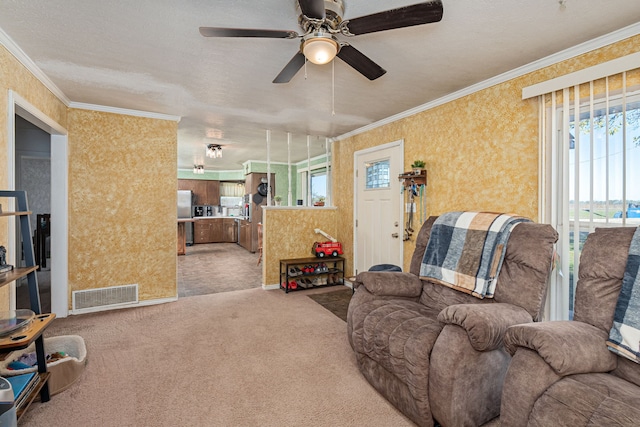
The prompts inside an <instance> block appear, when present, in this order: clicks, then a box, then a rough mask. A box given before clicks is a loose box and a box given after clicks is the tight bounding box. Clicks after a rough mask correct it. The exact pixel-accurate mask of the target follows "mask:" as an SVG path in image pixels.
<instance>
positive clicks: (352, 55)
mask: <svg viewBox="0 0 640 427" xmlns="http://www.w3.org/2000/svg"><path fill="white" fill-rule="evenodd" d="M338 58H340V59H342V60H343V61H344V62H346V63H347V64H349V65H350V66H351V67H353V68H354V69H355V70H356V71H358V72H359V73H360V74H362V75H363V76H365V77H366V78H368V79H369V80H375V79H377V78H378V77H382V76H383V75H384V74H385V73H386V72H387V70H385V69H384V68H382V67H381V66H379V65H378V64H376V63H375V62H373V61H372V60H371V59H369V57H368V56H365V55H364V54H363V53H362V52H360V51H359V50H358V49H356V48H355V47H353V46H351V45H349V44H345V45H343V46H342V47H341V48H340V51H339V52H338Z"/></svg>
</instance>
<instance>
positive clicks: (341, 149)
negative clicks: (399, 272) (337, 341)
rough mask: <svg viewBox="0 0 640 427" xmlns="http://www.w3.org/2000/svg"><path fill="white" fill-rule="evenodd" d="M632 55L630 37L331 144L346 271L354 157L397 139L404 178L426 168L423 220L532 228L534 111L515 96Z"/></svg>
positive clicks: (407, 250) (408, 245)
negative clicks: (475, 219)
mask: <svg viewBox="0 0 640 427" xmlns="http://www.w3.org/2000/svg"><path fill="white" fill-rule="evenodd" d="M639 50H640V36H635V37H633V38H630V39H627V40H624V41H621V42H618V43H615V44H613V45H610V46H607V47H604V48H601V49H598V50H596V51H592V52H589V53H586V54H584V55H581V56H578V57H576V58H572V59H570V60H567V61H563V62H561V63H558V64H555V65H553V66H549V67H546V68H544V69H542V70H538V71H535V72H533V73H530V74H527V75H525V76H522V77H519V78H516V79H513V80H511V81H508V82H505V83H502V84H499V85H496V86H493V87H490V88H487V89H485V90H482V91H479V92H476V93H474V94H471V95H469V96H466V97H464V98H461V99H458V100H455V101H452V102H449V103H447V104H444V105H441V106H438V107H436V108H433V109H431V110H428V111H424V112H421V113H418V114H415V115H413V116H411V117H407V118H405V119H402V120H398V121H396V122H393V123H390V124H388V125H385V126H382V127H380V128H376V129H374V130H371V131H369V132H365V133H362V134H359V135H355V136H353V137H351V138H348V139H345V140H342V141H338V142H336V143H334V145H333V173H334V174H333V188H334V203H335V205H336V206H338V208H339V209H340V212H341V214H340V215H339V216H338V217H337V225H338V234H339V235H340V236H341V238H342V239H343V245H344V246H345V253H346V256H347V258H348V259H349V260H351V261H350V262H349V267H350V268H351V267H352V260H353V248H352V242H353V229H352V225H353V155H354V152H355V151H358V150H362V149H365V148H370V147H374V146H377V145H381V144H385V143H388V142H391V141H396V140H399V139H404V147H405V156H404V164H405V168H404V170H409V169H410V165H411V163H412V162H413V160H416V159H422V160H424V161H425V162H426V169H427V171H428V184H427V189H426V197H427V213H426V215H425V218H426V216H428V215H439V214H441V213H444V212H448V211H456V210H488V211H500V212H512V213H517V214H520V215H524V216H527V217H530V218H532V219H534V220H537V218H538V206H537V202H538V104H537V99H529V100H522V88H524V87H526V86H530V85H532V84H535V83H539V82H541V81H544V80H548V79H551V78H554V77H558V76H561V75H564V74H567V73H571V72H574V71H577V70H580V69H583V68H586V67H590V66H593V65H596V64H598V63H601V62H605V61H608V60H611V59H614V58H617V57H621V56H625V55H628V54H630V53H633V52H637V51H639ZM414 218H415V217H414ZM414 228H415V227H414ZM414 247H415V241H413V240H411V241H408V242H405V247H404V267H405V269H406V268H408V266H409V263H410V258H411V255H412V254H413V249H414ZM348 273H349V274H350V273H351V272H350V271H349V269H348Z"/></svg>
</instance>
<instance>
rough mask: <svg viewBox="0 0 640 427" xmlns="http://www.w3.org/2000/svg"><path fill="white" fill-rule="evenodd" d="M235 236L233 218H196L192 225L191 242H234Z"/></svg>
mask: <svg viewBox="0 0 640 427" xmlns="http://www.w3.org/2000/svg"><path fill="white" fill-rule="evenodd" d="M236 236H237V231H236V221H235V220H234V219H233V218H210V219H198V220H196V221H195V224H194V226H193V243H234V242H235V241H236V240H237V237H236Z"/></svg>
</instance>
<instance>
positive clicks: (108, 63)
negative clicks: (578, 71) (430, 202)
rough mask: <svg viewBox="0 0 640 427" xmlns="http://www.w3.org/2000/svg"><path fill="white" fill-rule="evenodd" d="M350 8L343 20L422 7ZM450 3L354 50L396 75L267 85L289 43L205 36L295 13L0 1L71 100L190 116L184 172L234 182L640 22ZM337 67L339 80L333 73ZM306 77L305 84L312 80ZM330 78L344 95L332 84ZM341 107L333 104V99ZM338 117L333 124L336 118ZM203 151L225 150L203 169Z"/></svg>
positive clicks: (491, 0)
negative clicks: (251, 166) (223, 173)
mask: <svg viewBox="0 0 640 427" xmlns="http://www.w3.org/2000/svg"><path fill="white" fill-rule="evenodd" d="M418 2H419V1H416V0H414V1H412V0H367V1H363V0H359V1H356V0H351V1H349V0H345V4H346V8H345V9H346V10H345V14H344V15H345V16H344V17H345V19H348V18H354V17H359V16H363V15H367V14H370V13H375V12H379V11H383V10H388V9H392V8H396V7H400V6H406V5H411V4H415V3H418ZM564 3H565V7H561V5H560V3H559V1H558V0H535V1H532V0H443V4H444V17H443V19H442V21H441V22H439V23H434V24H427V25H421V26H416V27H410V28H403V29H397V30H391V31H385V32H379V33H372V34H366V35H361V36H357V37H352V38H348V41H349V43H351V44H352V45H353V46H354V47H356V48H357V49H358V50H360V51H361V52H363V53H364V54H366V55H367V56H369V57H370V58H371V59H373V60H374V61H375V62H377V63H378V64H380V65H381V66H382V67H383V68H385V69H386V70H387V74H385V75H384V76H382V77H381V78H379V79H377V80H374V81H369V80H367V79H366V78H364V77H363V76H361V75H360V74H358V73H357V72H356V71H354V70H353V69H352V68H350V67H349V66H347V65H346V64H345V63H344V62H342V61H341V60H335V61H334V62H333V63H332V64H328V65H314V64H311V63H309V64H308V65H307V66H306V69H304V68H303V69H302V70H301V71H300V72H299V73H298V74H297V75H296V76H295V77H294V78H293V79H292V80H291V82H290V83H288V84H279V85H276V84H273V83H271V82H272V80H273V79H274V77H275V76H276V75H277V74H278V73H279V72H280V70H281V69H282V68H283V67H284V66H285V64H287V62H288V61H289V60H290V59H291V57H292V56H293V55H294V54H295V53H296V51H297V49H298V47H299V42H298V41H297V40H284V39H247V38H244V39H234V38H204V37H202V36H201V35H200V34H199V32H198V28H199V27H200V26H216V27H237V28H260V29H276V30H293V31H300V28H299V27H298V25H297V14H296V8H295V0H254V1H230V0H185V1H181V2H176V1H175V0H136V1H104V0H29V1H25V0H13V1H8V0H3V1H2V2H1V3H0V28H1V29H2V30H3V31H4V32H5V33H6V34H7V35H8V36H9V37H10V38H11V39H13V41H14V42H15V43H16V44H17V45H18V46H19V47H20V48H21V49H22V50H23V51H24V52H25V53H26V55H27V56H29V58H31V59H32V60H33V61H34V62H35V64H36V65H37V66H38V67H39V68H40V69H41V70H42V71H43V72H44V73H45V74H46V75H47V76H48V77H49V78H50V79H51V80H52V81H53V82H54V83H55V84H56V85H57V86H58V87H59V88H60V89H61V90H62V92H63V93H64V94H65V95H66V96H67V97H68V98H69V99H70V100H71V101H72V102H78V103H87V104H97V105H104V106H109V107H118V108H126V109H133V110H143V111H150V112H155V113H163V114H169V115H175V116H181V117H182V119H181V121H180V124H179V134H178V167H179V168H189V167H191V166H192V165H193V164H194V163H199V164H202V163H204V164H205V168H206V169H207V170H216V169H217V170H236V169H240V168H241V164H242V162H244V161H247V160H265V159H266V144H265V130H266V129H270V130H271V133H272V148H271V160H272V161H280V162H286V161H287V132H291V133H292V140H293V144H292V149H291V158H292V161H299V160H302V159H306V157H307V146H306V135H312V138H311V141H312V144H311V155H312V156H314V155H317V154H320V153H323V152H324V141H325V137H335V136H339V135H342V134H345V133H347V132H350V131H352V130H354V129H358V128H360V127H363V126H366V125H369V124H371V123H373V122H376V121H378V120H382V119H384V118H387V117H389V116H392V115H395V114H398V113H401V112H403V111H406V110H409V109H411V108H414V107H416V106H419V105H422V104H425V103H427V102H429V101H432V100H434V99H438V98H440V97H443V96H445V95H447V94H449V93H452V92H455V91H458V90H460V89H463V88H465V87H468V86H470V85H472V84H474V83H477V82H480V81H483V80H486V79H488V78H491V77H493V76H496V75H498V74H501V73H503V72H506V71H509V70H512V69H514V68H517V67H520V66H522V65H525V64H528V63H531V62H533V61H535V60H538V59H541V58H543V57H546V56H548V55H551V54H553V53H556V52H559V51H562V50H564V49H567V48H569V47H572V46H575V45H577V44H580V43H582V42H585V41H588V40H591V39H594V38H596V37H598V36H601V35H604V34H608V33H610V32H612V31H614V30H617V29H620V28H623V27H626V26H629V25H632V24H635V23H637V22H638V21H639V20H640V1H637V0H566V1H565V2H564ZM334 66H335V70H333V68H334ZM305 75H306V78H305ZM334 76H335V84H332V79H333V78H334ZM332 94H335V96H332ZM332 112H335V114H332ZM208 143H217V144H221V145H223V146H224V157H223V158H222V159H206V158H205V157H204V152H205V147H206V145H207V144H208Z"/></svg>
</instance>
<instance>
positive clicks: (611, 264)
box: [500, 227, 640, 427]
mask: <svg viewBox="0 0 640 427" xmlns="http://www.w3.org/2000/svg"><path fill="white" fill-rule="evenodd" d="M634 231H635V227H634V228H629V227H625V228H598V229H596V230H595V232H594V233H591V234H590V235H589V236H588V237H587V240H586V242H585V244H584V248H583V252H582V254H581V257H580V269H579V272H578V275H579V280H578V283H577V286H576V294H575V305H574V308H575V310H574V311H575V313H574V316H573V320H571V321H553V322H543V323H538V324H529V325H518V326H513V327H511V328H509V330H508V331H507V334H506V336H505V345H506V348H507V349H508V351H509V352H510V353H511V354H512V355H513V360H512V362H511V365H510V366H509V369H508V372H507V376H506V379H505V384H504V389H503V395H502V408H501V414H500V424H501V425H503V426H509V427H511V426H513V427H518V426H571V427H580V426H607V427H609V426H638V425H640V365H639V364H637V363H634V362H632V361H631V360H628V359H626V358H625V357H622V356H618V355H616V354H614V353H613V352H611V351H609V350H608V348H607V345H606V340H607V338H608V337H609V331H610V329H611V326H612V324H613V318H614V312H615V307H616V303H617V299H618V295H619V293H620V289H621V287H622V279H623V275H624V271H625V266H626V262H627V255H628V253H629V244H630V242H631V238H632V237H633V233H634Z"/></svg>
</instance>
